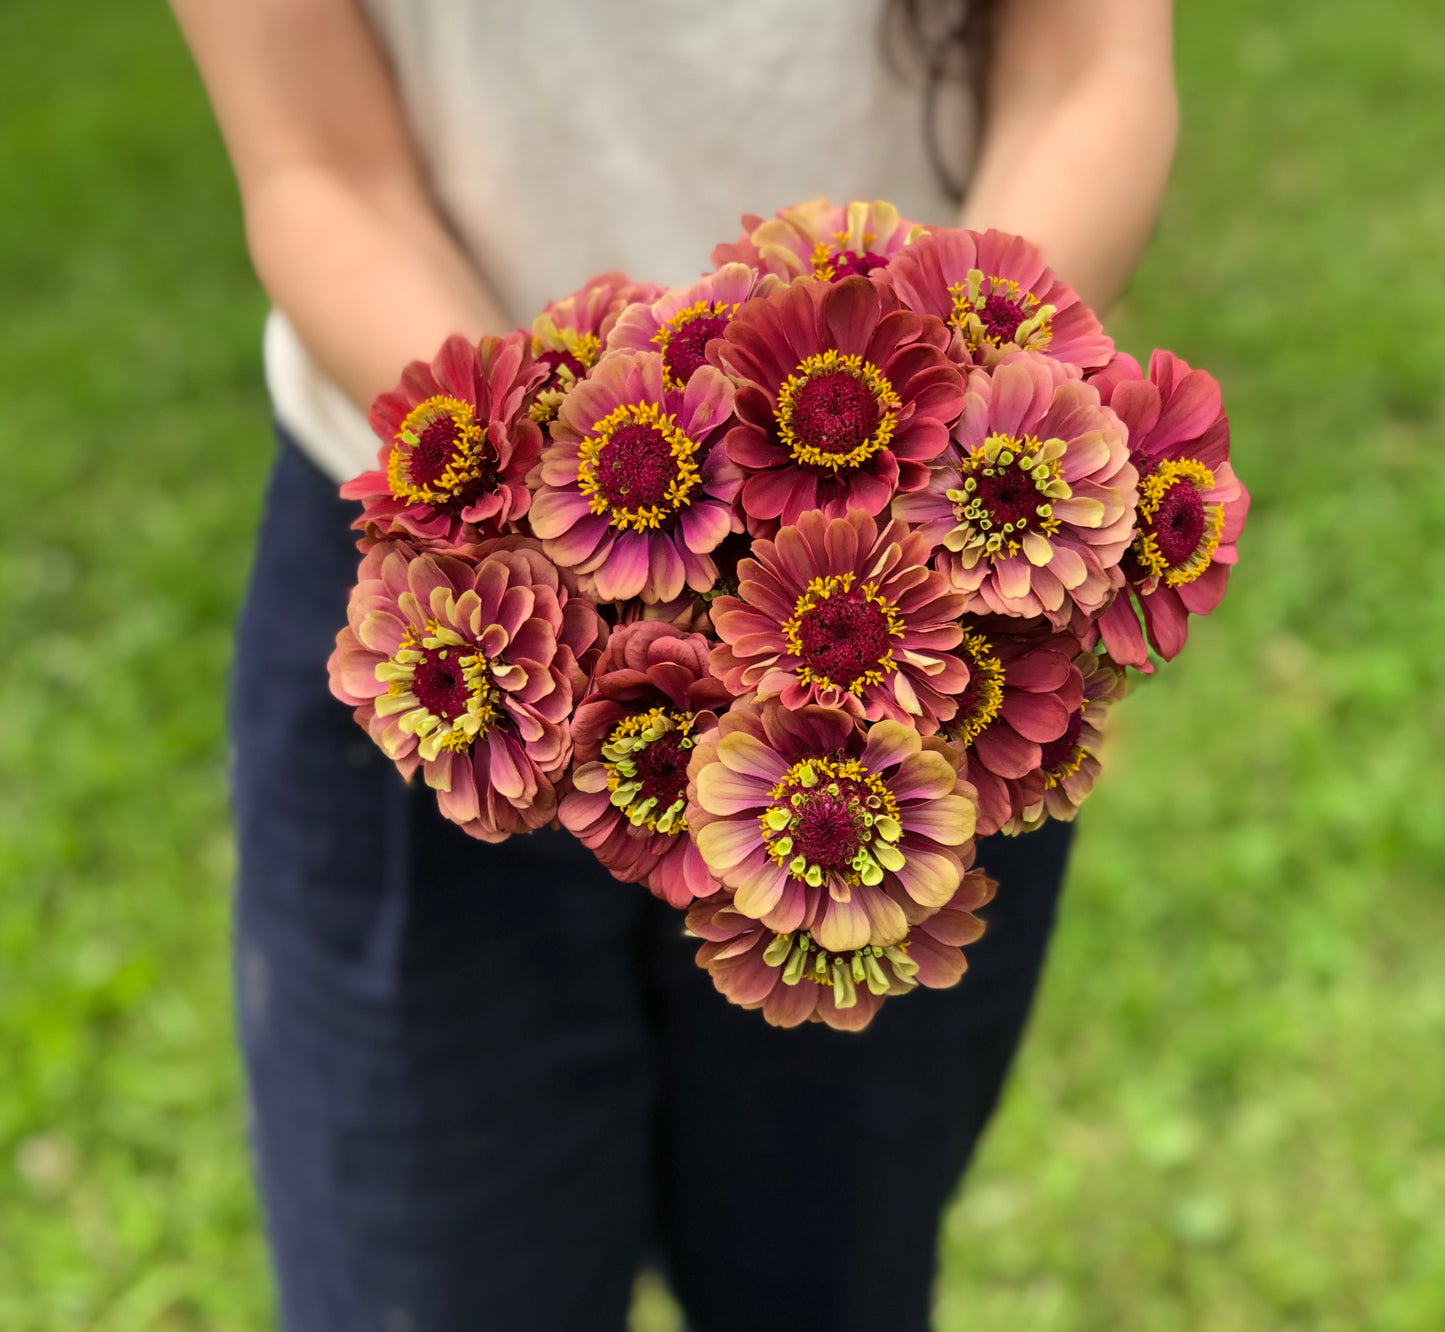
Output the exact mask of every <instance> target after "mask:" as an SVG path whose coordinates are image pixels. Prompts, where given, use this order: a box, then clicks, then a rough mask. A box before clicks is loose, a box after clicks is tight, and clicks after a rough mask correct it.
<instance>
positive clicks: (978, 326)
mask: <svg viewBox="0 0 1445 1332" xmlns="http://www.w3.org/2000/svg"><path fill="white" fill-rule="evenodd" d="M948 294H949V296H951V297H952V298H953V309H952V311H951V312H950V313H949V316H948V323H949V325H950V327H952V328H956V329H957V330H958V331H959V333H960V334H961V335H962V336H963V340H964V343H965V344H966V345H967V347H968V349H969V351H970V352H974V353H976V352H978V350H979V349H980V348H982V347H1003V346H1009V345H1012V346H1016V347H1022V348H1024V349H1025V350H1027V351H1044V350H1046V349H1047V348H1048V346H1049V344H1050V343H1051V342H1052V341H1053V340H1054V327H1053V324H1054V316H1055V315H1056V314H1057V313H1058V307H1057V306H1054V305H1041V304H1040V303H1039V298H1038V297H1037V296H1035V295H1034V294H1033V292H1031V291H1025V290H1024V289H1023V288H1022V287H1021V286H1020V285H1019V284H1018V283H1017V282H1015V281H1014V280H1013V279H1012V278H1005V277H985V276H984V274H983V270H982V269H978V268H970V269H969V270H968V277H967V279H966V280H965V281H963V282H955V283H953V284H952V285H951V286H950V287H949V289H948ZM1001 303H1004V304H1007V305H1010V306H1013V307H1014V310H1015V312H1016V314H1017V316H1018V322H1017V324H1016V325H1014V327H1013V328H1012V329H1011V331H1009V333H1008V335H1007V336H1006V337H1005V336H1001V335H1000V332H999V321H998V316H999V315H1000V314H1004V315H1007V314H1008V311H1007V310H1000V309H999V306H1000V304H1001ZM990 316H992V317H990ZM1010 323H1012V316H1010Z"/></svg>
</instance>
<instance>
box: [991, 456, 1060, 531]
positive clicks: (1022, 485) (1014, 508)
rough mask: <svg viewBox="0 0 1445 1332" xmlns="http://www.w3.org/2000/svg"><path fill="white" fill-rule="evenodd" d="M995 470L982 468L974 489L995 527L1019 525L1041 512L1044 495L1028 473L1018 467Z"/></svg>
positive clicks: (1015, 526)
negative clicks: (982, 470)
mask: <svg viewBox="0 0 1445 1332" xmlns="http://www.w3.org/2000/svg"><path fill="white" fill-rule="evenodd" d="M992 470H993V474H992V475H988V474H987V473H986V472H980V473H979V475H978V489H977V490H976V491H975V492H974V493H975V494H976V495H977V497H978V501H979V504H980V505H981V506H982V507H983V508H984V509H985V510H986V511H987V513H988V516H989V517H990V518H991V519H992V520H993V525H994V527H995V528H1004V527H1009V526H1011V527H1014V528H1017V527H1020V526H1023V525H1026V524H1027V522H1028V520H1029V519H1030V518H1032V517H1033V516H1034V515H1035V514H1036V513H1038V509H1039V504H1040V503H1041V502H1043V499H1044V497H1043V496H1042V495H1040V494H1039V490H1038V487H1037V486H1036V485H1035V484H1034V482H1033V480H1032V479H1031V478H1030V477H1029V476H1028V474H1027V473H1025V472H1023V471H1021V470H1020V469H1019V468H1017V467H1005V468H995V469H992Z"/></svg>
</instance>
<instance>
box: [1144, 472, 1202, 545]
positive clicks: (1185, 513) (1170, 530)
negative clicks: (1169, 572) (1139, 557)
mask: <svg viewBox="0 0 1445 1332" xmlns="http://www.w3.org/2000/svg"><path fill="white" fill-rule="evenodd" d="M1206 522H1207V519H1206V515H1205V512H1204V496H1203V495H1201V494H1200V493H1199V491H1198V490H1197V489H1196V488H1195V486H1194V484H1193V482H1191V481H1189V480H1187V479H1184V478H1181V479H1180V480H1178V481H1176V482H1174V484H1173V485H1171V486H1170V487H1169V489H1168V490H1166V491H1165V492H1164V494H1163V496H1162V497H1161V498H1160V500H1159V507H1158V508H1157V509H1156V510H1155V511H1154V515H1153V518H1152V519H1151V520H1150V523H1149V527H1150V530H1151V531H1152V532H1153V534H1154V542H1155V544H1156V545H1157V546H1158V548H1159V554H1160V555H1162V556H1163V557H1164V561H1165V563H1167V564H1169V565H1170V566H1174V565H1180V564H1183V563H1184V562H1185V561H1186V560H1188V559H1189V557H1190V556H1191V555H1193V554H1194V552H1195V551H1197V550H1198V549H1199V543H1200V542H1201V541H1202V540H1203V539H1204V529H1205V526H1206Z"/></svg>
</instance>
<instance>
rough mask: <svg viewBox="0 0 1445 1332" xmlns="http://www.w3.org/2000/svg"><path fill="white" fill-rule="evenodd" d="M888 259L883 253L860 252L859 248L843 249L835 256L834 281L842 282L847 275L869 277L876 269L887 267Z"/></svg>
mask: <svg viewBox="0 0 1445 1332" xmlns="http://www.w3.org/2000/svg"><path fill="white" fill-rule="evenodd" d="M887 267H888V260H887V259H886V258H884V256H883V255H881V254H871V253H865V254H859V253H858V251H857V250H843V251H841V252H840V253H838V254H835V255H834V256H833V281H834V282H841V281H842V280H843V279H844V278H845V277H853V276H855V275H856V276H860V277H867V276H868V274H869V273H872V272H873V271H874V270H875V269H879V268H887Z"/></svg>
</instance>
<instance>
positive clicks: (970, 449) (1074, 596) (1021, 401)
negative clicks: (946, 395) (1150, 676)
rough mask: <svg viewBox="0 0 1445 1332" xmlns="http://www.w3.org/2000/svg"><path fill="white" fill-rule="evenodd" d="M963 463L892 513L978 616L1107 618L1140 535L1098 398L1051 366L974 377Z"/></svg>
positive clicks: (1112, 427)
mask: <svg viewBox="0 0 1445 1332" xmlns="http://www.w3.org/2000/svg"><path fill="white" fill-rule="evenodd" d="M953 438H954V442H955V444H956V445H957V451H956V457H955V456H953V455H951V456H950V458H949V459H947V460H945V461H944V462H943V463H942V464H941V465H940V466H939V467H937V468H935V469H934V472H933V475H932V478H931V479H930V480H929V483H928V487H927V489H925V490H920V491H918V492H917V493H916V494H911V495H900V496H899V497H898V499H897V500H896V501H894V505H893V512H894V514H895V515H896V516H897V517H899V518H904V519H906V520H907V521H909V522H912V523H917V524H919V530H920V531H922V532H923V533H924V534H925V535H926V536H927V537H928V539H929V541H931V542H932V543H934V544H935V545H941V546H942V547H943V548H944V549H943V550H942V551H940V553H939V555H938V563H939V567H940V568H941V569H943V570H944V571H945V572H946V573H947V574H948V575H949V577H950V578H951V579H952V580H953V585H954V586H955V587H956V588H958V589H959V591H961V592H965V593H967V595H968V608H967V609H968V610H969V611H970V612H972V613H974V614H982V613H993V614H999V615H1021V616H1026V617H1032V616H1036V615H1047V616H1048V617H1049V619H1050V620H1051V621H1052V622H1053V623H1054V624H1056V625H1058V626H1060V627H1062V626H1064V625H1066V624H1067V623H1068V622H1069V620H1070V617H1071V616H1072V614H1073V612H1074V609H1075V607H1077V608H1078V609H1079V610H1082V611H1083V612H1084V613H1085V614H1087V615H1093V614H1095V613H1096V612H1097V611H1099V610H1101V609H1102V608H1103V606H1104V604H1105V603H1106V602H1107V601H1108V599H1109V596H1110V594H1111V593H1112V592H1113V590H1114V588H1115V587H1117V586H1118V585H1119V583H1120V582H1121V581H1122V575H1121V574H1119V573H1118V571H1117V565H1118V563H1119V561H1120V559H1121V558H1122V557H1123V554H1124V551H1125V550H1127V549H1128V546H1129V543H1130V541H1132V540H1133V537H1134V504H1135V482H1136V479H1137V474H1136V472H1135V471H1134V468H1133V466H1132V464H1131V463H1130V462H1129V449H1128V445H1127V443H1126V440H1125V433H1124V427H1123V425H1122V424H1121V423H1120V421H1119V418H1118V417H1117V416H1115V415H1114V413H1113V412H1111V411H1110V410H1109V409H1108V408H1107V407H1104V406H1102V405H1101V404H1100V402H1099V393H1098V390H1097V389H1095V388H1093V387H1092V386H1090V385H1088V384H1084V383H1081V382H1079V381H1078V380H1073V379H1069V378H1067V372H1066V371H1065V370H1064V369H1063V368H1062V367H1060V366H1058V365H1057V364H1056V363H1055V362H1051V361H1047V360H1045V359H1043V358H1042V357H1035V356H1015V357H1013V358H1011V359H1010V360H1008V361H1006V362H1004V363H1002V364H1001V365H999V366H998V368H997V369H996V370H995V371H994V372H993V375H992V376H991V377H989V376H985V375H981V374H978V375H972V376H970V379H969V391H968V400H967V405H966V407H965V408H964V412H963V416H962V417H961V419H960V420H959V422H958V425H957V427H956V428H955V429H954V433H953Z"/></svg>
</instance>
